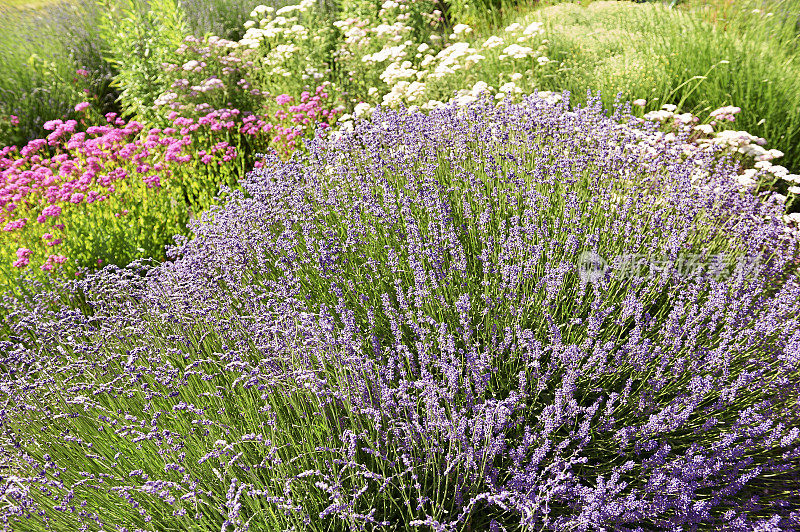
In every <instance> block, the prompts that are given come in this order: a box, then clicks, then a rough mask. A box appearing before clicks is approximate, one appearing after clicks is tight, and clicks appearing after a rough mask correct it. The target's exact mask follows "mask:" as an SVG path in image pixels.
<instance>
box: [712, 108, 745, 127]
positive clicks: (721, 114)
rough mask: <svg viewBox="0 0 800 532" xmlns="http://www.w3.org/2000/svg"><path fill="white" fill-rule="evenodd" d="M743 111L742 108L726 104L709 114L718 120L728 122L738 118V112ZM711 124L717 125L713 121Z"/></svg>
mask: <svg viewBox="0 0 800 532" xmlns="http://www.w3.org/2000/svg"><path fill="white" fill-rule="evenodd" d="M740 111H741V109H740V108H738V107H734V106H733V105H726V106H725V107H720V108H719V109H714V110H713V111H711V112H710V113H709V116H710V117H711V118H713V119H714V120H715V121H716V120H727V121H728V122H733V121H734V120H736V116H735V115H736V114H738V113H739V112H740ZM711 125H716V124H715V122H711Z"/></svg>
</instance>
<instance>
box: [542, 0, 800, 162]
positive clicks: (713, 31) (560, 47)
mask: <svg viewBox="0 0 800 532" xmlns="http://www.w3.org/2000/svg"><path fill="white" fill-rule="evenodd" d="M798 6H800V2H797V1H793V2H779V3H771V4H768V7H770V8H771V9H774V10H775V11H774V14H773V15H772V16H766V13H768V12H769V11H766V10H763V9H762V13H760V14H758V13H753V12H752V10H755V9H757V8H759V7H763V3H762V2H758V3H756V2H736V3H735V4H731V5H730V6H729V7H727V8H725V10H724V11H721V10H720V9H712V7H711V6H702V5H697V4H689V5H687V6H685V7H683V8H681V9H670V8H668V7H667V6H665V5H664V4H661V3H648V4H635V3H630V2H593V3H591V4H589V5H588V6H581V5H578V4H574V3H563V4H558V5H555V6H550V7H546V8H543V9H541V10H537V11H535V12H533V13H531V14H530V15H529V16H528V17H527V18H529V19H531V20H540V21H543V22H544V23H545V27H546V29H547V34H546V35H545V37H546V38H547V39H548V41H549V43H548V53H549V54H550V58H551V59H553V60H557V61H559V62H560V68H559V69H558V71H557V72H556V73H555V75H547V76H542V77H541V78H538V79H536V80H535V82H536V84H537V85H538V86H539V87H540V88H542V89H548V90H565V89H566V90H569V91H571V92H572V93H573V94H575V95H578V96H581V95H585V94H586V93H587V91H597V90H599V91H601V94H602V97H603V100H604V102H605V103H606V105H609V104H611V103H612V102H613V101H614V99H615V98H616V96H617V94H618V93H622V95H623V97H624V98H625V99H637V98H645V99H647V100H648V102H649V107H650V108H658V107H660V106H661V105H662V104H664V103H674V104H679V105H680V107H681V108H682V109H683V110H684V111H691V112H693V113H695V114H698V115H702V114H703V113H706V115H707V113H708V111H711V110H713V109H715V108H717V107H721V106H723V105H736V106H738V107H741V109H742V112H741V113H740V114H739V117H738V118H737V121H736V123H735V124H733V125H732V126H731V127H735V128H736V129H743V130H746V131H748V132H750V133H752V134H754V135H758V136H761V137H764V138H766V139H767V140H768V141H769V145H770V146H771V147H776V148H778V149H780V150H781V151H783V152H785V153H786V157H785V159H784V160H783V164H784V165H786V166H787V167H789V168H792V169H797V168H798V167H800V150H797V149H796V147H797V146H798V145H800V55H798V52H797V31H796V23H797V14H798V12H800V9H798ZM723 7H725V6H723Z"/></svg>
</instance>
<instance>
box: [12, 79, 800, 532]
mask: <svg viewBox="0 0 800 532" xmlns="http://www.w3.org/2000/svg"><path fill="white" fill-rule="evenodd" d="M698 169H702V170H708V171H709V172H710V173H711V177H710V178H708V179H706V180H704V181H703V182H702V184H700V185H698V184H694V183H693V180H692V177H693V175H695V172H697V171H698ZM735 170H736V168H735V167H734V166H733V165H732V164H730V163H729V161H726V160H725V159H723V160H716V159H715V158H714V157H713V156H712V155H709V154H695V155H691V156H689V157H687V156H686V155H685V154H682V152H681V148H680V143H672V142H665V141H658V140H657V137H654V136H652V131H650V130H649V129H647V128H646V127H645V126H638V125H636V123H635V122H633V121H631V120H629V116H626V114H625V113H624V112H623V111H621V110H619V109H618V110H617V112H616V114H615V115H614V116H613V117H608V116H607V115H606V113H605V112H604V111H603V109H602V108H601V107H600V105H599V104H598V103H597V102H596V101H595V102H592V103H591V104H590V105H589V106H587V107H584V108H570V106H569V104H568V94H565V98H564V101H563V102H561V103H556V104H552V103H548V102H547V101H546V100H544V99H540V98H538V97H536V96H532V97H530V98H528V99H526V100H525V102H524V103H522V104H520V105H516V106H499V107H495V106H494V104H492V103H489V102H487V101H482V102H479V103H477V104H473V105H471V106H470V107H468V108H466V109H459V108H457V107H450V108H447V109H440V110H437V111H434V112H432V113H431V115H430V116H425V115H422V114H415V113H405V112H387V111H378V112H376V113H375V114H374V115H373V116H372V118H371V119H370V121H362V122H360V123H359V124H358V125H357V126H356V128H355V131H353V132H352V133H351V134H345V135H342V136H341V137H339V138H334V137H328V138H325V139H322V138H321V139H320V140H319V141H317V142H314V143H312V145H311V147H310V154H309V155H308V156H304V157H300V156H298V157H296V158H295V159H293V160H291V161H288V162H284V161H281V160H278V159H277V158H275V159H273V160H271V161H270V162H269V164H268V165H267V166H266V167H265V168H264V169H263V170H260V171H255V172H253V173H252V174H251V175H250V176H249V178H248V180H247V182H246V183H245V184H244V187H243V191H232V192H231V193H230V198H231V199H230V201H229V202H228V203H227V205H226V206H224V207H220V208H216V209H214V210H213V211H211V212H210V213H207V214H206V215H205V216H204V218H203V219H202V220H199V221H197V222H196V223H195V224H194V226H193V231H194V233H195V235H196V236H195V237H194V238H193V239H192V240H183V241H181V242H179V245H178V246H177V247H176V248H175V249H174V250H173V252H174V260H173V261H171V262H167V263H164V264H161V265H156V266H152V265H146V264H134V265H131V266H130V267H128V268H125V269H119V268H112V267H109V268H107V269H105V270H103V271H101V272H99V273H98V274H96V275H95V276H94V277H92V278H91V279H88V280H85V281H79V282H75V283H74V285H73V287H72V289H73V290H74V292H73V293H74V294H75V297H80V298H81V300H82V301H84V304H83V307H82V308H83V310H75V308H74V307H75V305H72V306H70V305H66V306H65V305H62V304H60V303H59V302H58V301H56V295H55V294H48V293H42V294H40V295H38V296H35V297H32V298H31V299H30V301H28V302H27V303H20V302H15V301H6V302H5V306H6V312H7V316H8V320H7V321H8V324H9V325H8V327H9V331H10V332H9V334H8V335H7V337H6V338H5V339H4V341H3V342H2V344H0V361H1V362H0V365H2V366H3V368H4V371H3V377H2V380H1V381H0V402H1V404H2V407H0V412H1V415H2V418H1V419H2V430H3V432H2V434H3V436H2V437H3V438H4V443H3V454H2V458H1V459H2V465H3V468H4V469H3V471H4V472H3V473H2V474H3V482H2V488H0V501H2V502H0V507H1V508H2V510H0V522H2V523H3V524H4V525H5V529H6V530H15V531H16V530H43V529H51V530H78V529H83V530H99V529H103V530H128V531H133V530H152V529H155V530H168V529H187V530H378V529H386V530H398V529H403V530H405V529H414V528H419V529H421V530H428V529H430V530H436V531H450V530H491V531H499V530H509V531H510V530H586V531H589V530H598V531H599V530H619V531H649V530H730V531H744V530H793V529H797V528H798V527H800V510H799V509H800V495H798V494H800V476H799V475H798V471H800V464H799V463H798V461H799V458H798V457H799V456H800V424H799V423H798V419H800V418H799V417H798V414H800V412H798V402H797V397H798V384H799V382H798V381H799V380H800V379H798V363H800V327H799V326H798V325H799V324H798V319H797V316H798V310H800V284H798V282H797V277H796V275H795V274H791V275H787V274H786V272H787V271H788V270H787V268H789V266H790V264H791V261H792V259H793V257H794V256H795V255H796V251H797V250H796V240H795V239H794V237H792V236H791V235H788V234H787V233H786V232H785V230H784V227H783V226H782V224H781V222H780V221H779V216H780V212H779V208H778V207H777V206H776V205H775V204H769V203H764V202H761V201H758V200H757V199H756V198H753V197H752V196H748V195H746V194H742V193H739V192H738V191H737V185H736V183H735V180H734V179H733V176H734V175H735ZM586 251H589V252H595V253H597V254H599V255H602V256H604V257H608V256H613V255H623V254H631V253H638V254H647V255H649V256H665V257H671V258H673V259H677V258H678V257H679V256H680V255H681V254H682V253H696V254H701V255H703V256H708V257H711V256H712V255H719V254H723V255H725V256H726V257H729V259H730V260H729V263H728V264H727V267H729V271H728V274H727V275H723V276H720V275H717V273H718V272H716V273H715V272H713V271H712V270H711V269H710V268H708V269H706V270H699V271H695V272H694V273H693V274H692V275H689V276H687V275H684V274H683V273H682V272H679V271H677V270H676V269H674V268H669V267H667V268H664V269H663V271H661V272H660V273H659V274H658V275H650V276H645V277H641V278H634V279H631V278H625V279H620V278H616V277H614V276H613V275H611V274H610V273H608V274H606V275H601V276H596V277H592V278H590V279H586V278H582V277H581V276H580V275H579V268H578V266H579V265H578V264H577V260H578V257H579V256H580V254H581V253H582V252H586ZM738 259H746V260H738ZM742 264H748V265H749V266H748V267H749V270H745V269H743V267H742V266H741V265H742ZM81 527H83V528H81Z"/></svg>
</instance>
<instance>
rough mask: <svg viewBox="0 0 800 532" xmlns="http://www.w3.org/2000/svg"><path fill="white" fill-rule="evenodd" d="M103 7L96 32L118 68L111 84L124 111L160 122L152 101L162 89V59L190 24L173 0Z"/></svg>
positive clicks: (135, 0) (107, 2) (105, 1)
mask: <svg viewBox="0 0 800 532" xmlns="http://www.w3.org/2000/svg"><path fill="white" fill-rule="evenodd" d="M101 2H102V3H103V5H104V7H105V8H106V11H105V14H104V17H103V19H102V21H101V23H100V33H101V36H102V38H103V40H104V41H105V42H106V44H107V47H108V54H109V55H108V60H109V61H110V62H111V63H112V64H113V65H114V66H115V67H116V68H117V75H116V76H115V77H114V86H115V87H117V88H118V89H119V90H120V103H121V105H122V109H123V111H124V112H125V113H126V114H127V115H129V116H133V117H136V118H137V119H140V120H144V121H155V122H158V115H157V113H156V111H155V110H154V107H153V102H154V101H155V99H156V98H157V97H158V95H159V94H161V93H162V92H163V91H164V89H166V87H165V84H164V81H163V76H162V72H163V67H162V65H163V64H164V63H169V62H171V60H172V59H173V58H174V57H175V49H176V48H177V47H178V46H180V44H181V42H182V41H183V38H184V37H185V36H186V35H187V34H188V32H189V28H188V25H187V23H186V20H185V19H184V16H183V14H182V12H181V10H180V7H179V5H178V2H177V0H150V1H149V2H148V3H147V4H145V3H144V2H143V1H142V0H131V2H130V3H127V4H126V3H120V4H113V3H112V0H101Z"/></svg>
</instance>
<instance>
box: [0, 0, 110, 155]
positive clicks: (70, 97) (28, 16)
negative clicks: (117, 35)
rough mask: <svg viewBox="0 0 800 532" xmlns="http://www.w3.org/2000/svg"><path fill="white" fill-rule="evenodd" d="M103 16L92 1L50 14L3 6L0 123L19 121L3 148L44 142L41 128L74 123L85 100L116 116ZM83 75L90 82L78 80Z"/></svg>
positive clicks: (1, 139) (64, 5)
mask: <svg viewBox="0 0 800 532" xmlns="http://www.w3.org/2000/svg"><path fill="white" fill-rule="evenodd" d="M100 14H101V10H100V7H99V6H98V5H97V4H96V3H95V2H94V1H93V0H76V1H74V2H52V3H50V4H49V5H48V6H47V8H46V9H27V8H25V9H23V8H20V7H18V6H15V5H0V20H2V21H3V31H0V57H2V61H0V118H2V117H7V116H8V115H15V116H17V117H19V120H20V123H19V126H18V127H16V128H13V129H11V130H5V131H4V134H3V135H1V136H0V144H3V145H7V144H20V143H22V142H24V141H26V140H30V139H33V138H37V137H40V136H41V135H42V124H44V123H45V122H47V121H48V120H55V119H64V120H66V119H68V118H75V116H74V109H73V108H74V106H75V104H77V103H79V102H81V101H84V100H87V99H94V101H95V103H96V104H97V107H98V110H100V111H101V112H106V111H113V110H115V109H114V107H115V103H114V102H115V99H116V96H115V94H114V92H113V90H112V89H111V88H110V82H111V78H112V76H113V73H114V72H113V69H112V67H111V66H110V65H109V64H108V63H107V62H106V61H105V60H104V58H103V45H102V43H101V42H100V40H99V39H98V36H97V29H96V28H97V21H98V19H99V16H100ZM79 69H81V70H85V71H87V72H88V76H87V77H85V78H83V77H80V76H77V75H76V71H77V70H79ZM84 89H87V90H88V91H89V93H88V94H87V93H86V92H85V91H84Z"/></svg>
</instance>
